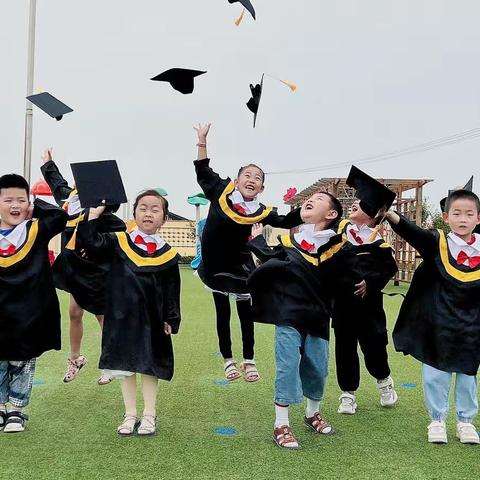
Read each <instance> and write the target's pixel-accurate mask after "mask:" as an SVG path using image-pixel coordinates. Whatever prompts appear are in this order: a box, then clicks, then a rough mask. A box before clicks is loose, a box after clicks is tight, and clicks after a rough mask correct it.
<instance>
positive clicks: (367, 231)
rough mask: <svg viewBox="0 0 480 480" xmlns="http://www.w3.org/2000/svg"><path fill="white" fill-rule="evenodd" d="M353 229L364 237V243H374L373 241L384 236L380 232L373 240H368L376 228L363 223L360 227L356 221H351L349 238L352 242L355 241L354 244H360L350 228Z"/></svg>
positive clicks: (348, 228) (348, 229)
mask: <svg viewBox="0 0 480 480" xmlns="http://www.w3.org/2000/svg"><path fill="white" fill-rule="evenodd" d="M352 229H353V230H354V231H355V234H356V236H357V237H360V238H361V239H362V242H363V243H373V242H376V241H377V240H381V239H382V236H381V235H380V234H379V233H377V236H376V237H375V239H374V240H373V242H368V239H369V238H370V236H371V235H372V232H373V231H374V228H372V227H369V226H368V225H361V226H360V227H359V226H358V225H356V224H355V223H349V224H348V226H347V239H348V241H349V242H350V243H353V245H359V242H357V241H356V239H355V237H354V236H353V235H352V234H351V233H350V230H352Z"/></svg>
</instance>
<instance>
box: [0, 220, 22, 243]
mask: <svg viewBox="0 0 480 480" xmlns="http://www.w3.org/2000/svg"><path fill="white" fill-rule="evenodd" d="M27 223H28V220H24V221H23V222H22V223H19V224H18V225H17V226H16V227H15V228H14V229H13V230H12V231H11V232H10V233H8V234H7V235H2V234H1V233H0V245H2V244H3V245H4V246H8V245H13V246H14V247H15V248H18V247H19V246H20V245H22V243H23V242H24V241H25V238H26V237H27Z"/></svg>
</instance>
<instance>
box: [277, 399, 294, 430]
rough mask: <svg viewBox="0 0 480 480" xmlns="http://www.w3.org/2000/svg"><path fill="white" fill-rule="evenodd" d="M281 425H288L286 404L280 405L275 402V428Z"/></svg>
mask: <svg viewBox="0 0 480 480" xmlns="http://www.w3.org/2000/svg"><path fill="white" fill-rule="evenodd" d="M283 425H288V426H290V423H289V421H288V406H286V407H281V406H280V405H277V404H275V428H278V427H281V426H283Z"/></svg>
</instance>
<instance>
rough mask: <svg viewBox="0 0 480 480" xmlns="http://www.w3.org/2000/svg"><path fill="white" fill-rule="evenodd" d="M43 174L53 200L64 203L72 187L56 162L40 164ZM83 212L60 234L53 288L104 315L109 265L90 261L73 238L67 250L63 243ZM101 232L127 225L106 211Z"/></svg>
mask: <svg viewBox="0 0 480 480" xmlns="http://www.w3.org/2000/svg"><path fill="white" fill-rule="evenodd" d="M41 170H42V174H43V177H44V178H45V181H46V182H47V183H48V185H49V187H50V189H51V190H52V193H53V196H54V198H55V201H56V202H57V203H58V204H59V205H60V206H62V205H64V203H65V199H67V198H68V197H69V196H70V195H71V194H72V192H74V189H73V188H71V187H69V186H68V183H67V182H66V180H65V179H64V178H63V177H62V175H61V173H60V171H59V170H58V168H57V166H56V164H55V163H54V162H53V161H48V162H46V163H45V164H43V166H42V169H41ZM85 216H86V214H85V212H84V211H82V212H80V213H78V214H77V215H73V216H70V217H69V220H68V223H67V227H66V228H65V231H64V232H63V234H62V252H61V254H60V255H59V256H58V257H57V258H56V260H55V262H54V264H53V278H54V282H55V287H56V288H58V289H60V290H64V291H66V292H69V293H70V294H71V295H72V296H73V298H74V299H75V301H76V302H77V303H78V305H79V306H80V307H81V308H83V309H84V310H87V312H90V313H93V314H95V315H103V313H104V310H105V280H106V275H107V273H108V269H109V265H108V263H106V262H104V260H103V258H100V259H98V260H97V261H93V260H92V259H90V258H89V257H88V255H85V252H82V250H83V245H82V241H81V240H80V239H78V238H77V239H76V241H75V248H74V249H68V248H65V245H66V244H67V243H68V241H69V240H70V239H71V237H72V235H73V233H74V231H75V228H76V226H77V225H78V223H79V222H80V221H83V220H85ZM98 230H99V232H100V233H109V232H122V231H125V230H126V225H125V223H124V222H123V220H121V219H120V218H118V217H117V216H116V215H114V214H113V213H108V212H107V213H105V214H104V215H102V216H101V217H100V219H99V220H98Z"/></svg>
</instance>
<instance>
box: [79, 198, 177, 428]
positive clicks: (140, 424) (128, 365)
mask: <svg viewBox="0 0 480 480" xmlns="http://www.w3.org/2000/svg"><path fill="white" fill-rule="evenodd" d="M103 211H104V207H98V208H95V209H90V212H89V221H87V222H81V223H80V224H79V226H78V235H79V237H80V238H81V240H82V242H83V245H84V247H85V249H86V251H87V253H88V254H89V255H91V256H92V257H93V258H103V259H104V261H107V262H108V263H109V266H110V272H109V275H108V278H107V286H106V292H107V296H106V306H105V321H104V326H103V336H102V355H101V358H100V368H103V369H108V370H109V371H110V372H109V373H110V375H111V376H113V377H115V378H120V379H121V385H122V394H123V400H124V404H125V415H124V419H123V422H122V424H121V425H120V426H119V427H118V429H117V432H118V434H119V435H133V434H135V433H138V435H153V434H154V433H155V431H156V413H155V401H156V389H157V384H158V379H162V380H171V378H172V376H173V347H172V340H171V336H170V335H171V334H172V333H178V329H179V326H180V274H179V269H178V254H177V253H176V252H175V250H173V249H172V248H171V247H170V245H168V244H167V243H165V242H164V241H163V240H162V238H161V237H160V236H159V235H158V234H157V233H156V232H157V230H158V229H159V228H160V227H161V226H162V225H163V223H164V222H165V220H166V218H167V215H168V203H167V201H166V199H165V198H163V197H162V196H161V195H160V194H159V193H158V192H157V191H155V190H147V191H145V192H143V193H141V194H140V195H139V196H138V197H137V199H136V200H135V203H134V207H133V213H134V218H135V222H136V225H137V228H135V229H134V230H133V231H131V232H129V233H126V232H117V233H103V234H102V233H99V231H98V221H99V217H100V218H101V214H102V213H103ZM137 373H138V374H141V377H142V384H143V398H144V404H145V405H144V411H143V416H142V418H141V421H139V419H138V417H137V406H136V374H137Z"/></svg>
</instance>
